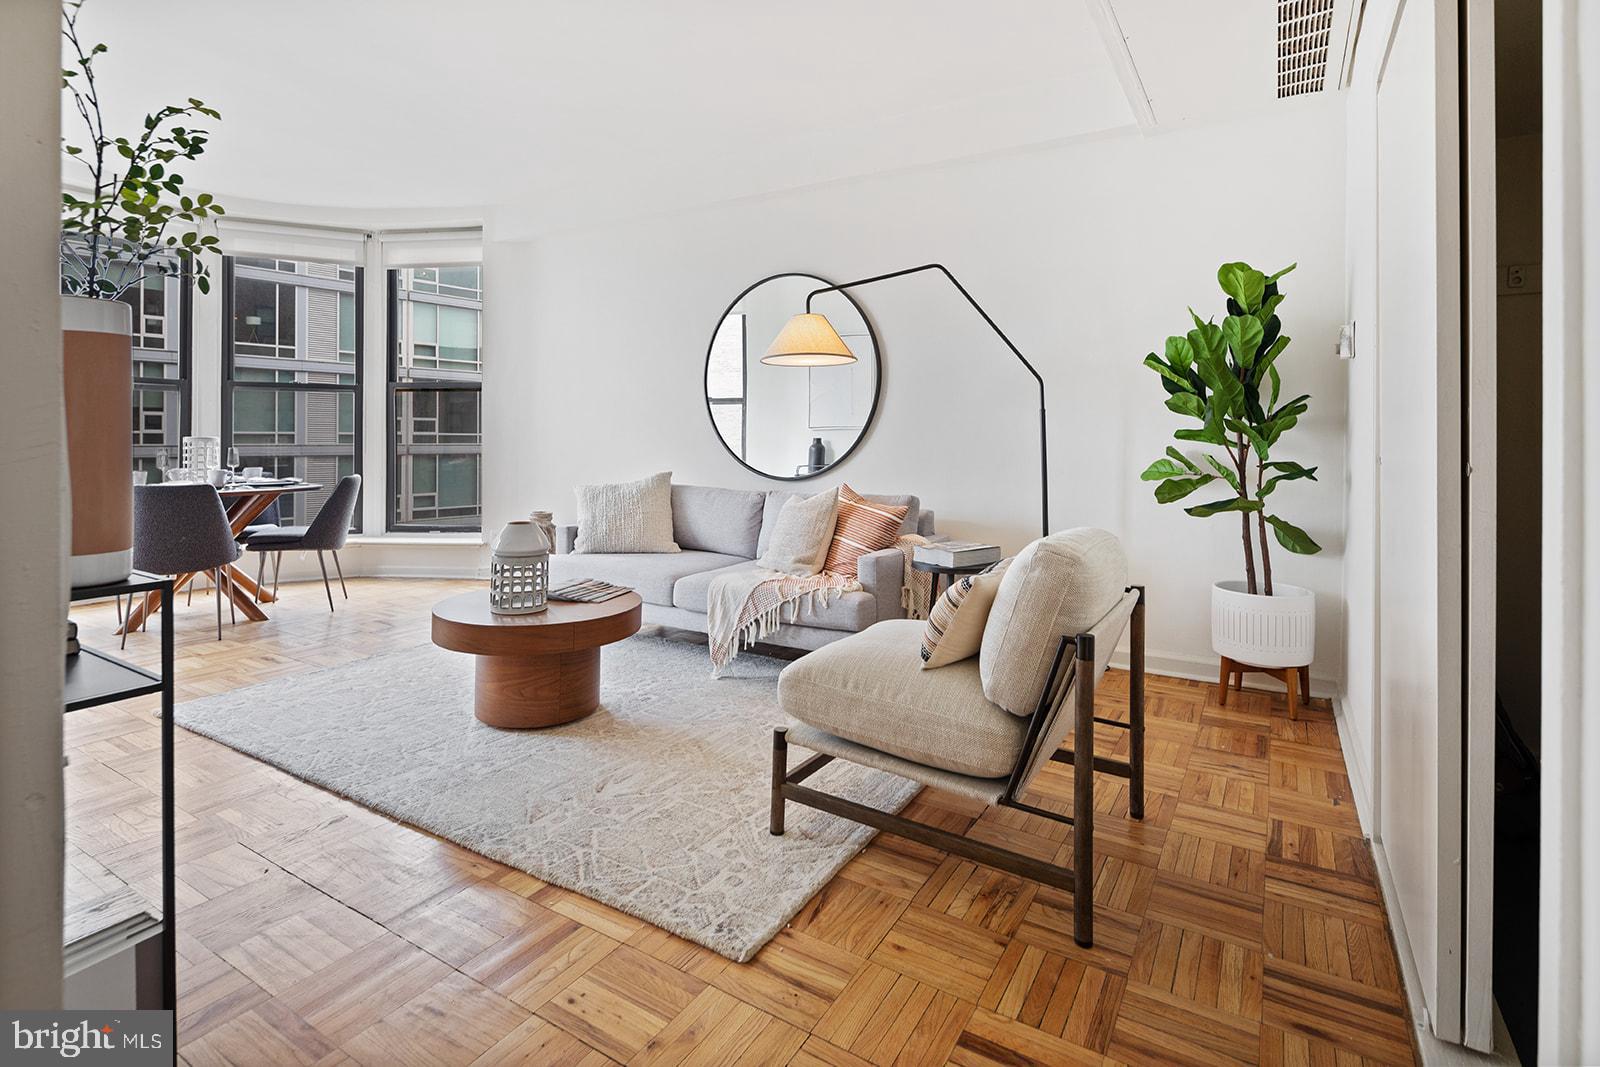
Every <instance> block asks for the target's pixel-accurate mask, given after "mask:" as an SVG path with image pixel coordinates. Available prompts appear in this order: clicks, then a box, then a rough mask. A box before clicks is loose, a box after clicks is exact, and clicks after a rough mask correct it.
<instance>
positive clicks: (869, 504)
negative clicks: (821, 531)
mask: <svg viewBox="0 0 1600 1067" xmlns="http://www.w3.org/2000/svg"><path fill="white" fill-rule="evenodd" d="M909 514H910V511H909V510H908V509H907V507H906V505H904V504H898V505H893V504H879V503H877V502H875V501H872V500H868V499H867V498H866V497H864V496H862V495H861V494H860V493H858V492H856V491H855V490H854V489H852V488H850V486H848V485H841V486H840V487H839V521H838V522H837V523H835V524H834V527H833V543H832V544H830V545H829V546H828V558H827V560H826V561H825V562H824V563H823V565H822V569H823V570H825V571H829V572H831V573H833V574H848V575H850V576H851V577H852V578H853V577H855V573H856V560H858V559H860V558H861V557H862V556H864V555H866V554H867V553H868V552H881V551H883V550H884V549H886V548H893V547H894V543H895V542H896V541H898V540H899V539H900V535H901V534H902V533H904V532H905V521H906V516H908V515H909Z"/></svg>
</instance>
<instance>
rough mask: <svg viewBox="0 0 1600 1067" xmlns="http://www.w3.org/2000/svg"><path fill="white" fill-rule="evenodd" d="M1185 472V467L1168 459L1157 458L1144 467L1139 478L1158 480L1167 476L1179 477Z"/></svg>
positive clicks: (1163, 479)
mask: <svg viewBox="0 0 1600 1067" xmlns="http://www.w3.org/2000/svg"><path fill="white" fill-rule="evenodd" d="M1187 473H1188V471H1187V469H1186V468H1184V467H1180V466H1179V465H1178V464H1176V463H1174V462H1172V460H1170V459H1158V460H1156V461H1155V462H1154V463H1152V464H1150V466H1148V467H1146V468H1145V469H1144V473H1143V474H1141V475H1139V480H1140V481H1141V482H1160V481H1165V480H1166V479H1168V478H1179V477H1182V476H1183V475H1185V474H1187Z"/></svg>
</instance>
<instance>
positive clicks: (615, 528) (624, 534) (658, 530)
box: [573, 471, 678, 553]
mask: <svg viewBox="0 0 1600 1067" xmlns="http://www.w3.org/2000/svg"><path fill="white" fill-rule="evenodd" d="M573 493H574V494H575V495H576V496H577V498H578V542H577V544H576V545H574V546H573V551H574V552H584V553H590V552H677V551H678V543H677V542H676V541H674V540H673V539H672V472H671V471H662V472H661V473H659V474H652V475H650V477H648V478H640V479H638V480H637V481H632V482H607V483H604V484H598V485H579V486H574V487H573Z"/></svg>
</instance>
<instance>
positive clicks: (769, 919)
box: [176, 635, 918, 962]
mask: <svg viewBox="0 0 1600 1067" xmlns="http://www.w3.org/2000/svg"><path fill="white" fill-rule="evenodd" d="M601 662H602V672H601V707H600V710H598V711H596V712H595V713H594V714H593V715H591V716H589V717H588V718H586V719H582V720H580V721H578V722H575V723H569V724H567V725H565V726H558V727H554V728H551V729H546V730H523V731H517V730H496V729H494V728H492V727H489V726H485V725H483V724H482V723H480V722H478V720H477V719H475V718H473V716H472V670H473V664H472V658H471V657H469V656H464V655H459V654H456V653H453V652H446V651H443V650H442V649H438V648H435V647H434V646H433V645H431V644H429V645H420V646H418V647H416V648H408V649H404V650H401V651H397V652H391V653H386V654H384V655H381V656H374V657H372V658H371V659H366V660H362V661H360V662H358V663H353V664H347V665H345V666H341V667H335V668H330V669H328V670H324V671H318V672H315V673H313V674H300V675H295V676H293V677H286V678H278V679H274V680H273V681H269V682H265V683H263V684H261V685H257V686H252V687H250V688H247V689H239V690H235V691H233V692H231V693H226V694H223V695H221V696H215V697H208V698H206V699H204V700H196V701H190V702H187V703H184V704H180V705H179V706H178V708H177V714H176V722H177V723H178V724H179V725H181V726H184V727H186V728H187V729H190V730H193V731H195V732H196V733H201V734H204V735H206V736H207V737H211V738H214V739H215V740H217V741H220V742H222V743H223V744H225V745H227V746H229V747H230V748H235V749H238V750H239V751H240V752H245V753H248V754H250V755H252V756H255V757H257V758H258V759H262V760H265V761H266V762H268V763H271V764H272V765H274V766H276V767H280V768H282V769H283V770H285V771H287V772H289V773H290V774H292V775H294V776H295V777H297V778H303V779H305V780H306V781H308V782H312V783H315V784H316V785H320V786H323V787H324V788H327V789H331V790H333V791H334V792H336V793H339V794H342V795H343V796H347V797H350V798H351V799H353V800H356V801H359V802H360V803H362V804H365V805H367V806H368V807H370V808H373V809H375V810H377V811H381V812H384V813H385V814H388V815H392V816H394V817H395V818H397V819H401V820H403V821H405V822H408V823H411V824H413V825H415V826H420V827H422V828H423V829H425V830H429V831H431V832H433V833H436V834H438V835H440V836H441V837H446V838H449V839H450V840H451V841H454V842H456V843H458V844H460V845H464V846H465V847H467V848H469V849H472V850H473V851H474V852H478V853H480V854H482V855H484V856H488V857H489V858H491V859H495V860H499V861H500V862H501V863H506V864H509V865H511V866H513V867H517V868H519V869H521V870H524V871H527V872H528V873H529V874H531V875H533V876H535V877H536V878H541V879H543V880H544V881H546V882H552V883H554V884H556V885H559V886H562V887H564V888H566V889H570V890H573V891H574V892H577V893H582V894H583V895H585V896H588V897H593V898H594V899H595V900H598V901H601V902H603V903H606V904H609V905H611V906H612V907H614V908H618V909H621V910H622V911H625V912H627V913H628V914H630V915H634V916H637V917H638V918H640V919H644V920H645V921H647V922H650V923H654V924H655V925H657V926H660V927H663V928H665V929H667V930H670V931H672V932H673V933H675V934H678V935H680V936H682V937H686V938H688V939H689V940H691V941H695V942H697V943H699V944H702V945H704V946H706V947H707V948H709V949H712V950H713V951H715V952H718V953H720V954H722V955H724V956H727V957H728V958H729V959H733V960H736V961H740V962H743V961H745V960H748V959H749V958H750V957H751V956H753V955H754V954H755V952H756V950H757V949H759V948H760V947H761V946H762V945H764V944H766V943H767V941H768V940H770V939H771V938H772V936H773V935H774V934H776V933H777V932H778V930H780V929H781V928H782V927H783V925H784V923H786V922H788V921H789V919H790V918H791V917H793V915H794V914H795V912H797V911H799V910H800V908H801V906H802V905H804V904H805V902H806V901H807V900H808V899H810V897H811V896H812V894H813V893H815V892H816V891H817V890H818V889H820V888H821V887H822V886H823V885H824V884H825V883H826V882H827V881H828V879H829V878H831V877H833V874H834V872H836V871H837V870H838V869H839V868H840V867H842V866H844V864H845V863H846V862H847V861H848V860H849V859H850V857H851V856H853V855H855V853H856V852H858V851H859V850H860V849H861V848H862V847H863V846H864V845H865V844H866V843H867V842H868V841H869V840H870V839H871V837H872V833H873V831H871V830H869V829H867V828H866V827H862V826H858V825H856V824H854V823H850V822H847V821H845V820H843V819H838V818H835V817H833V816H831V815H827V814H824V813H822V812H819V811H814V810H812V809H810V808H804V807H800V806H798V805H794V804H791V805H789V811H788V824H787V827H786V831H787V832H786V833H785V835H784V836H783V837H773V836H772V835H771V834H769V833H768V832H767V810H768V805H769V798H770V792H769V790H770V784H771V769H770V768H771V752H772V727H773V726H774V725H776V724H777V723H779V722H781V721H782V715H781V713H780V712H779V711H778V707H777V677H778V672H779V671H780V670H782V668H783V666H784V664H783V663H782V662H781V661H778V660H774V659H770V658H768V657H764V656H758V655H754V654H751V653H747V654H745V655H743V656H740V657H739V658H738V659H737V660H735V661H734V663H733V665H732V666H731V667H730V668H729V669H728V670H727V672H726V673H725V674H724V675H723V677H721V678H712V677H711V676H710V671H709V668H708V667H707V665H706V651H705V649H704V648H703V647H699V646H695V645H688V644H684V643H681V642H674V641H668V640H664V639H662V638H659V637H652V636H648V635H640V636H636V637H632V638H629V639H628V640H627V641H623V642H621V643H619V644H616V645H611V646H608V647H607V648H606V650H605V652H604V653H603V655H602V658H601ZM807 755H809V753H807V752H806V751H805V750H803V749H800V748H798V747H794V748H791V750H790V753H789V761H790V765H791V766H793V765H794V764H795V763H797V762H799V761H800V760H801V759H803V758H805V757H806V756H807ZM815 781H816V782H819V783H820V784H821V787H822V788H824V789H827V790H828V791H829V792H833V793H839V794H842V795H844V796H847V797H850V798H851V799H853V800H857V801H860V802H861V803H863V804H870V805H872V806H873V807H876V808H879V809H881V810H883V811H899V810H900V809H901V808H903V807H904V806H905V805H906V803H907V802H908V801H909V800H910V799H911V797H912V796H913V795H915V793H916V791H917V788H918V787H917V786H916V785H915V784H914V783H912V782H908V781H906V780H905V779H902V778H896V777H894V776H892V775H889V774H885V773H883V772H881V771H873V770H867V769H865V768H860V767H854V766H851V765H849V764H842V763H833V764H831V765H829V766H828V767H827V768H825V769H824V770H823V771H821V772H820V773H819V774H818V775H817V777H816V779H815Z"/></svg>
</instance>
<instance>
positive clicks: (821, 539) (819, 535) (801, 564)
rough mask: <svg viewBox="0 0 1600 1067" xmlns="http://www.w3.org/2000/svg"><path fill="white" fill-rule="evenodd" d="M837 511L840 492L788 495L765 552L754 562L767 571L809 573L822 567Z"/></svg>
mask: <svg viewBox="0 0 1600 1067" xmlns="http://www.w3.org/2000/svg"><path fill="white" fill-rule="evenodd" d="M838 513H839V494H838V493H837V492H836V491H835V490H832V489H829V490H828V491H827V492H825V493H818V494H817V495H816V496H797V497H791V498H790V499H789V500H786V501H785V502H784V505H783V508H782V510H780V511H779V512H778V521H777V523H775V524H774V525H773V527H772V537H771V539H770V540H768V541H767V551H766V552H765V553H764V554H763V555H762V556H761V558H760V559H759V560H757V561H756V563H757V565H759V566H761V567H765V568H766V569H767V570H772V571H782V572H783V573H784V574H795V575H809V574H816V573H817V572H818V571H820V570H822V561H823V560H824V559H825V558H827V555H828V546H829V545H830V544H832V543H833V524H834V520H835V519H836V518H837V517H838Z"/></svg>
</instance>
